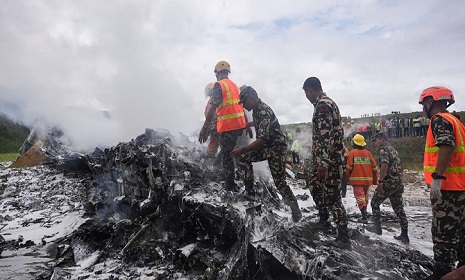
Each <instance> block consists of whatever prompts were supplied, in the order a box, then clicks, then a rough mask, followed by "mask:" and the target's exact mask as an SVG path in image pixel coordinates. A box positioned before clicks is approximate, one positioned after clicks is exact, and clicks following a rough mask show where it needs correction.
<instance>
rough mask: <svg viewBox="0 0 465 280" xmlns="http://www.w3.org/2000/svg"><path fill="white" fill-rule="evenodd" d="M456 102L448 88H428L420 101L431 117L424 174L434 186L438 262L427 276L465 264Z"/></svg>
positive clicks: (463, 170)
mask: <svg viewBox="0 0 465 280" xmlns="http://www.w3.org/2000/svg"><path fill="white" fill-rule="evenodd" d="M454 102H455V99H454V95H453V93H452V91H450V90H449V89H447V88H445V87H431V88H427V89H425V90H424V91H423V92H422V94H421V96H420V101H419V103H420V104H422V105H423V112H424V113H425V115H426V116H427V117H428V118H430V119H431V121H430V126H429V128H428V133H427V135H426V146H425V154H424V174H425V181H426V184H427V185H428V186H429V187H430V188H431V190H430V191H431V193H430V194H431V205H432V211H433V220H432V225H431V233H432V237H433V253H434V262H435V264H434V270H433V274H432V275H431V276H430V277H428V278H427V279H444V278H441V277H442V276H443V275H446V274H447V273H448V272H450V271H451V270H452V269H454V268H455V263H456V262H458V267H461V266H464V265H465V158H464V157H465V154H464V152H463V151H464V150H465V144H464V139H465V126H464V125H463V124H462V123H461V122H460V120H458V119H457V118H456V117H455V116H453V114H450V113H449V112H448V111H447V107H449V106H450V105H451V104H453V103H454ZM462 270H465V269H464V268H462ZM454 279H463V278H454Z"/></svg>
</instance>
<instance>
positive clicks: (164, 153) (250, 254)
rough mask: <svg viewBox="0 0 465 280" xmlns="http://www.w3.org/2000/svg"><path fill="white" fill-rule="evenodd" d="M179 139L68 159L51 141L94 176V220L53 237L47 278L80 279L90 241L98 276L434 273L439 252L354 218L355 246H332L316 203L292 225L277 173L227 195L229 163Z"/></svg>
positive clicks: (150, 134)
mask: <svg viewBox="0 0 465 280" xmlns="http://www.w3.org/2000/svg"><path fill="white" fill-rule="evenodd" d="M175 141H176V140H174V137H173V136H172V135H171V134H170V133H169V132H168V131H163V130H158V131H154V130H151V129H147V130H146V132H145V133H144V134H142V135H140V136H139V137H137V138H135V139H133V140H131V141H130V142H125V143H119V144H118V145H116V146H114V147H111V148H107V149H105V150H100V149H96V150H95V151H94V152H93V153H91V154H87V155H76V154H68V156H66V157H63V155H58V154H59V153H62V152H63V151H60V150H59V149H56V148H54V147H52V144H56V143H55V142H45V143H46V144H45V146H44V150H45V151H47V149H48V151H49V154H48V157H47V161H48V164H49V165H52V166H53V167H54V168H58V169H63V170H64V171H65V172H68V173H69V174H73V176H80V175H79V174H86V175H85V176H83V177H82V178H88V179H86V180H88V181H87V193H86V200H87V204H86V216H87V217H88V219H87V220H86V222H85V223H83V224H82V225H81V226H80V227H79V229H78V230H76V231H75V232H73V233H72V234H71V235H69V236H67V237H66V238H63V239H60V240H58V241H56V242H55V244H53V246H55V248H56V254H55V261H54V262H52V263H51V264H49V268H48V269H47V270H45V271H44V272H42V273H41V276H40V277H39V279H62V278H67V277H71V276H70V275H71V273H72V272H71V271H72V268H73V267H74V266H76V263H77V261H76V256H75V254H76V250H81V251H82V250H83V249H82V248H85V251H86V252H88V254H89V255H90V254H94V255H95V258H94V262H93V263H92V264H90V265H88V266H87V268H86V269H87V271H88V274H87V276H88V277H89V278H91V277H94V278H92V279H95V277H97V278H98V275H113V276H112V277H114V278H111V277H107V278H102V279H120V278H118V276H117V275H125V277H123V278H124V279H139V278H138V277H140V275H149V276H150V277H151V278H148V279H423V278H424V277H426V276H427V275H429V274H430V272H431V268H432V262H431V258H429V257H427V256H425V255H423V254H422V253H421V252H418V251H416V250H413V249H411V248H409V247H408V246H401V245H398V244H393V243H388V242H384V241H383V240H378V239H374V238H370V237H369V236H368V235H366V234H365V233H364V230H363V228H361V227H360V226H358V225H357V224H356V223H349V227H350V237H351V240H352V245H353V248H352V249H351V250H342V249H338V248H334V247H331V246H330V245H328V243H327V242H325V241H327V240H329V239H333V238H334V236H335V235H334V234H335V233H334V232H326V231H324V230H322V229H321V228H320V227H318V223H317V215H316V212H317V211H316V210H315V209H314V208H308V209H302V210H303V212H304V213H306V214H305V215H304V218H303V219H302V220H301V221H300V222H298V223H294V222H292V219H291V218H290V209H288V208H287V206H285V205H284V204H282V203H281V202H280V199H279V196H278V195H277V192H276V190H275V189H274V188H275V187H274V184H273V183H272V181H271V180H270V179H260V180H258V182H257V190H258V191H257V198H256V200H250V199H248V198H246V197H244V196H243V195H241V194H240V192H239V193H231V192H227V191H225V190H224V187H223V185H222V184H221V176H220V173H221V172H220V170H218V168H217V167H215V166H214V165H213V164H212V163H210V162H209V161H208V160H207V159H206V158H205V157H203V156H202V150H201V149H200V147H199V146H196V145H195V144H193V143H191V144H185V143H187V142H186V141H185V143H183V144H184V145H179V144H176V143H175ZM47 143H48V145H47ZM51 151H53V152H51ZM46 154H47V152H46ZM76 174H77V175H76ZM237 183H238V185H239V186H240V184H241V181H240V180H237ZM291 184H295V185H297V184H298V182H297V181H295V180H292V181H291ZM298 198H299V199H300V200H303V199H309V198H308V196H306V197H298ZM310 199H311V198H310ZM48 245H49V246H51V245H50V244H48ZM143 270H150V271H151V272H150V273H147V272H145V274H144V273H143V272H141V271H143ZM73 279H74V278H73ZM79 279H86V277H81V278H79Z"/></svg>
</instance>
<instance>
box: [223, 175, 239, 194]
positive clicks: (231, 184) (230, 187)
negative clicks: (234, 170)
mask: <svg viewBox="0 0 465 280" xmlns="http://www.w3.org/2000/svg"><path fill="white" fill-rule="evenodd" d="M224 188H225V189H226V190H227V191H231V192H237V186H236V182H235V181H234V176H233V177H232V178H228V179H226V181H225V186H224Z"/></svg>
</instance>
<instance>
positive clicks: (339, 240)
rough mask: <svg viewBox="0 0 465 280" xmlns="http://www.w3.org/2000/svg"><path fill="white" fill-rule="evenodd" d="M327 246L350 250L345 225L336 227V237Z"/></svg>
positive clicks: (350, 244) (350, 245) (350, 243)
mask: <svg viewBox="0 0 465 280" xmlns="http://www.w3.org/2000/svg"><path fill="white" fill-rule="evenodd" d="M329 245H332V246H334V247H337V248H340V249H345V250H349V249H351V248H352V242H351V241H350V238H349V232H348V230H347V225H345V226H340V227H338V229H337V237H336V239H335V240H334V241H330V242H329Z"/></svg>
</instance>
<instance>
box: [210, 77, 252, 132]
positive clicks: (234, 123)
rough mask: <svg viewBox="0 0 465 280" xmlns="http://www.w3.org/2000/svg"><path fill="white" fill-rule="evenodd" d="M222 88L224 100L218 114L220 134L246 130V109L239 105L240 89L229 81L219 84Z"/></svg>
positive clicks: (225, 80) (217, 126) (224, 80)
mask: <svg viewBox="0 0 465 280" xmlns="http://www.w3.org/2000/svg"><path fill="white" fill-rule="evenodd" d="M218 83H219V84H220V86H221V91H222V92H223V94H222V99H221V103H220V104H219V106H218V108H217V109H216V114H217V115H218V123H217V124H216V128H217V130H218V132H226V131H232V130H239V129H244V128H245V126H246V122H245V117H244V108H243V107H242V104H239V88H238V87H237V86H236V84H234V83H233V82H232V81H231V80H229V79H223V80H221V81H219V82H218Z"/></svg>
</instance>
